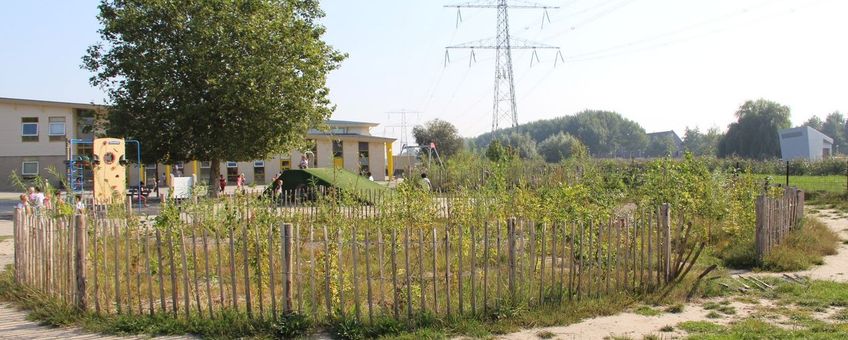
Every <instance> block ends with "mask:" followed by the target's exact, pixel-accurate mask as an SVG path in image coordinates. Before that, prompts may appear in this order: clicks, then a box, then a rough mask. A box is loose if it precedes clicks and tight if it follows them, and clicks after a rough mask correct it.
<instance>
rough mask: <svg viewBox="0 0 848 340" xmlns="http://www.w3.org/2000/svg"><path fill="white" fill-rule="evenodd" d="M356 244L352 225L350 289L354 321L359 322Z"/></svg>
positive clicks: (354, 230) (354, 228)
mask: <svg viewBox="0 0 848 340" xmlns="http://www.w3.org/2000/svg"><path fill="white" fill-rule="evenodd" d="M357 242H358V240H357V237H356V225H355V224H354V225H353V226H352V227H351V238H350V247H351V250H350V251H351V255H350V257H351V262H352V265H353V271H352V274H353V275H352V276H353V278H352V280H351V286H352V287H351V288H352V289H353V311H354V313H355V315H356V319H357V320H360V310H359V277H358V272H359V268H358V266H359V264H358V262H359V261H357V255H358V254H357V252H358V249H357ZM407 275H408V274H407Z"/></svg>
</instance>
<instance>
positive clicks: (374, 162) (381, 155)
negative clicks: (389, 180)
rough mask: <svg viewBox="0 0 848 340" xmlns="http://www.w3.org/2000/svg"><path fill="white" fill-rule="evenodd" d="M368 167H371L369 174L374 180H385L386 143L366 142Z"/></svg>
mask: <svg viewBox="0 0 848 340" xmlns="http://www.w3.org/2000/svg"><path fill="white" fill-rule="evenodd" d="M368 157H369V158H370V159H369V160H368V167H370V168H371V175H372V176H374V180H375V181H385V180H386V144H385V143H375V142H371V143H368Z"/></svg>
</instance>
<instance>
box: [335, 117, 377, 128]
mask: <svg viewBox="0 0 848 340" xmlns="http://www.w3.org/2000/svg"><path fill="white" fill-rule="evenodd" d="M325 123H327V125H329V126H334V127H346V126H347V127H352V126H368V127H375V126H377V125H380V124H378V123H370V122H357V121H352V120H337V119H327V120H326V121H325Z"/></svg>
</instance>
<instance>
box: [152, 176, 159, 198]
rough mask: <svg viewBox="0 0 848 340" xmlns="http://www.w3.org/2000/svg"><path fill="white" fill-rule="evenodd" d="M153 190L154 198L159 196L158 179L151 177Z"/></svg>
mask: <svg viewBox="0 0 848 340" xmlns="http://www.w3.org/2000/svg"><path fill="white" fill-rule="evenodd" d="M153 191H154V192H156V198H159V179H158V178H154V179H153Z"/></svg>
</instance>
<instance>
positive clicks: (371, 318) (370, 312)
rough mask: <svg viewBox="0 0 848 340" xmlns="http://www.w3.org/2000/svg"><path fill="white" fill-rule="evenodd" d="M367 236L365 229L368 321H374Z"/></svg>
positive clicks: (369, 242)
mask: <svg viewBox="0 0 848 340" xmlns="http://www.w3.org/2000/svg"><path fill="white" fill-rule="evenodd" d="M369 236H370V234H369V233H368V229H365V281H367V284H368V287H367V289H368V290H367V293H368V322H374V303H373V300H372V292H371V255H370V249H369V248H370V247H369V246H370V244H371V241H370V240H369Z"/></svg>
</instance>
